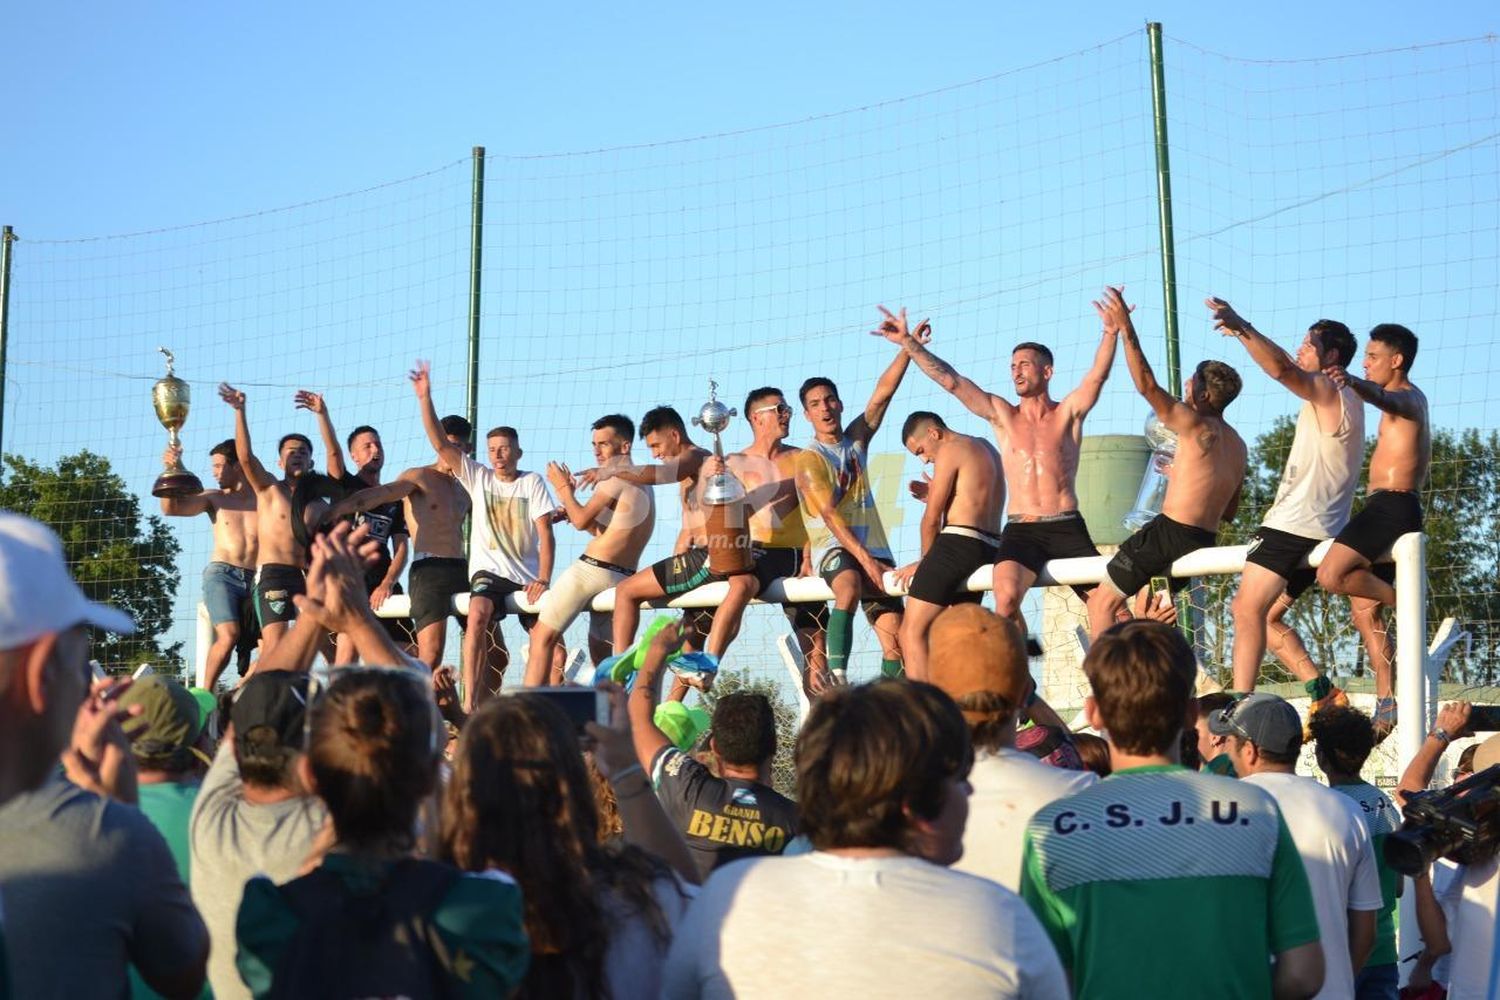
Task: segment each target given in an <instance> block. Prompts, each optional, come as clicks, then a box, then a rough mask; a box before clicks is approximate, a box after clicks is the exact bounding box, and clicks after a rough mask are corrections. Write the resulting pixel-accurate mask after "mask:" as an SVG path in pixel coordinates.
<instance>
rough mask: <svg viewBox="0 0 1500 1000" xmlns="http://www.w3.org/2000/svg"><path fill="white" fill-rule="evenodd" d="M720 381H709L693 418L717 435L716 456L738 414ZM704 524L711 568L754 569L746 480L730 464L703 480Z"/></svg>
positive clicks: (721, 453) (721, 571)
mask: <svg viewBox="0 0 1500 1000" xmlns="http://www.w3.org/2000/svg"><path fill="white" fill-rule="evenodd" d="M718 393H719V383H717V382H714V381H712V380H710V381H709V383H708V402H706V403H704V404H703V408H702V409H701V410H699V411H698V415H697V416H696V417H694V418H693V423H694V424H695V425H696V426H698V427H702V428H703V429H704V430H706V431H708V433H710V434H712V435H713V437H714V456H715V457H717V458H718V459H719V460H720V461H721V462H722V461H723V459H724V444H723V442H721V441H720V440H719V434H720V433H722V432H723V430H724V428H726V427H728V426H729V418H730V417H732V416H734V415H735V411H734V409H733V408H731V407H728V406H725V405H724V404H723V403H721V402H719V397H718ZM702 496H703V507H704V511H703V514H704V518H703V527H704V533H705V541H706V543H707V548H708V568H709V569H710V570H712V571H713V572H715V573H719V574H721V575H724V576H732V575H733V574H735V573H745V572H748V571H749V569H750V524H749V519H748V518H747V517H746V514H745V509H744V501H745V484H744V483H742V482H740V481H739V480H738V479H736V478H735V477H734V476H733V474H731V473H730V471H729V469H728V468H727V467H726V468H725V470H724V471H723V472H719V473H715V474H714V475H711V476H709V477H708V478H707V479H706V480H705V481H704V483H703V494H702Z"/></svg>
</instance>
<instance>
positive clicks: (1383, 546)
mask: <svg viewBox="0 0 1500 1000" xmlns="http://www.w3.org/2000/svg"><path fill="white" fill-rule="evenodd" d="M1421 530H1422V500H1421V498H1420V497H1419V496H1418V495H1417V494H1416V493H1413V492H1411V491H1410V490H1375V491H1374V492H1372V493H1371V494H1370V495H1369V496H1367V497H1366V498H1365V506H1364V509H1363V510H1361V511H1360V512H1359V513H1358V514H1355V515H1354V516H1353V517H1352V518H1350V519H1349V523H1348V524H1346V525H1344V530H1343V531H1340V532H1339V533H1338V535H1337V536H1336V537H1335V538H1334V539H1333V540H1334V541H1335V542H1338V543H1339V544H1340V545H1347V546H1349V548H1351V549H1353V550H1354V551H1355V552H1358V553H1359V554H1360V555H1362V556H1364V557H1365V558H1366V559H1368V560H1370V562H1372V563H1373V562H1374V561H1375V560H1376V559H1379V558H1380V557H1381V556H1383V555H1385V554H1386V553H1387V552H1388V551H1390V548H1391V544H1392V543H1393V542H1395V540H1396V539H1398V538H1400V537H1401V536H1402V535H1404V534H1406V533H1407V532H1408V531H1421Z"/></svg>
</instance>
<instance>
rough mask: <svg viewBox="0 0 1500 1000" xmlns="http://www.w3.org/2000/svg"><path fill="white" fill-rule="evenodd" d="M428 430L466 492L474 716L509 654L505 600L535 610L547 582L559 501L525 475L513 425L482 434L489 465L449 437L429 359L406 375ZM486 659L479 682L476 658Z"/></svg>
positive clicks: (466, 661) (494, 689)
mask: <svg viewBox="0 0 1500 1000" xmlns="http://www.w3.org/2000/svg"><path fill="white" fill-rule="evenodd" d="M410 377H411V382H412V388H413V389H414V390H415V391H416V394H417V400H418V405H419V407H420V408H421V413H422V426H423V428H424V429H425V430H426V431H427V440H428V441H429V442H431V444H432V447H433V450H434V451H436V452H437V455H438V458H439V459H440V460H442V462H443V464H444V465H446V466H447V467H448V468H449V469H452V470H454V478H455V479H457V480H458V482H459V484H460V485H461V486H463V488H464V489H465V490H466V491H467V492H468V494H469V500H470V502H471V508H470V509H471V511H472V514H473V517H472V520H471V522H470V524H471V528H470V534H469V621H468V626H467V628H466V629H465V631H464V650H463V703H464V704H463V707H464V711H466V712H472V711H473V710H474V709H476V708H477V707H479V704H480V702H481V701H482V700H486V699H488V698H490V697H493V696H494V695H495V694H496V693H498V692H499V690H500V682H501V681H502V680H503V678H504V676H505V668H506V667H507V666H508V665H509V663H510V656H509V654H508V653H507V652H506V650H505V642H504V639H503V638H502V637H501V635H500V631H499V628H498V624H499V621H500V619H503V618H504V617H505V610H506V604H505V599H506V597H508V596H510V595H511V594H515V593H521V592H524V594H525V598H526V601H527V603H529V604H532V605H535V604H536V602H537V601H538V600H540V599H541V596H542V594H543V592H545V591H546V589H547V588H548V587H549V586H550V585H551V583H552V561H553V555H554V542H553V537H552V522H553V520H554V518H553V513H554V512H555V511H556V510H557V504H555V503H554V502H553V500H552V494H551V493H549V492H547V484H546V483H544V482H543V481H542V477H541V476H539V475H537V474H536V473H535V472H522V471H520V469H519V468H518V464H519V463H520V461H521V455H522V454H523V452H522V451H521V440H520V435H519V434H518V433H517V432H516V429H515V428H514V427H496V428H494V429H492V430H491V431H490V432H489V434H487V435H486V436H485V438H486V441H485V443H486V445H487V447H488V451H489V459H490V466H491V467H489V468H486V467H485V466H483V465H480V464H479V463H478V462H476V461H474V460H473V459H472V458H470V457H469V456H468V455H467V454H465V453H464V452H463V450H462V449H461V448H459V447H458V446H457V445H455V444H454V443H453V442H452V441H450V440H448V435H447V434H446V433H445V432H444V431H443V425H442V423H441V421H439V420H438V415H437V410H436V409H434V408H433V403H432V371H431V368H430V367H429V366H428V364H427V362H425V361H419V362H417V367H416V368H415V369H413V370H412V372H411V376H410ZM519 617H520V621H521V626H522V627H523V628H525V629H526V630H527V631H528V632H529V631H531V628H532V626H533V625H535V624H536V621H537V616H536V615H535V614H527V613H522V614H521V615H520V616H519ZM492 624H494V625H496V626H497V627H496V629H495V633H494V640H495V648H496V649H497V654H498V655H497V656H496V658H495V659H494V660H488V657H487V656H486V652H487V650H486V641H487V638H488V637H489V635H490V626H491V625H492ZM482 658H483V659H486V660H487V661H488V662H487V663H486V669H485V671H484V672H483V673H484V676H483V677H481V670H480V666H479V664H480V660H481V659H482Z"/></svg>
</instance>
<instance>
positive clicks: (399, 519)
mask: <svg viewBox="0 0 1500 1000" xmlns="http://www.w3.org/2000/svg"><path fill="white" fill-rule="evenodd" d="M339 486H340V487H342V488H343V490H344V495H345V496H349V495H351V494H354V493H358V492H359V491H360V490H367V489H369V488H370V484H369V483H367V482H365V481H364V480H363V479H361V478H359V476H358V475H356V474H355V473H353V472H346V473H344V478H342V479H340V480H339ZM361 524H368V525H369V526H370V537H371V538H373V539H375V540H376V541H378V542H379V543H380V561H379V562H377V563H376V564H375V565H374V566H371V567H370V568H369V569H368V570H366V571H365V585H366V586H367V587H370V588H372V589H373V588H374V587H375V586H377V585H378V584H379V583H380V581H381V580H384V579H385V574H386V571H387V570H389V569H390V568H391V539H392V538H393V537H395V536H396V535H407V534H410V532H409V531H407V529H406V508H405V506H404V504H403V503H402V502H401V501H400V500H392V501H391V502H390V503H383V504H381V505H380V506H379V507H372V508H370V509H369V510H366V511H361V512H360V513H358V514H355V515H354V525H355V527H358V526H359V525H361Z"/></svg>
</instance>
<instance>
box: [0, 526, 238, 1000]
mask: <svg viewBox="0 0 1500 1000" xmlns="http://www.w3.org/2000/svg"><path fill="white" fill-rule="evenodd" d="M91 626H92V627H94V628H101V629H106V630H108V631H111V632H116V633H120V634H129V633H131V632H133V631H135V626H134V624H133V623H132V622H131V620H130V617H129V616H128V615H126V614H124V613H123V612H121V611H118V610H116V609H114V608H109V607H106V606H104V605H102V604H95V603H93V602H92V601H90V600H88V599H87V598H86V597H85V596H84V594H83V592H82V591H81V590H80V589H79V588H78V585H77V584H76V583H74V582H73V580H72V578H71V577H70V576H69V575H68V570H67V566H66V564H65V562H64V559H63V552H62V544H61V543H60V542H59V541H58V538H57V536H56V535H55V534H53V532H52V531H51V530H50V529H48V528H47V527H46V526H44V525H42V524H40V523H38V522H36V521H33V520H32V519H30V518H27V517H21V516H20V515H17V514H11V513H5V512H0V845H3V847H0V897H3V902H4V941H3V942H0V956H4V955H7V954H8V955H9V958H10V960H11V962H12V967H11V969H10V976H9V979H10V987H11V988H13V989H14V995H15V996H22V997H31V996H68V997H91V996H119V995H121V994H122V993H123V992H124V989H125V968H126V964H127V962H128V963H130V964H133V965H134V966H135V967H136V968H137V969H139V970H140V972H141V975H142V977H143V978H144V979H145V981H146V982H147V983H148V984H150V985H151V986H152V987H153V988H155V989H157V990H158V991H160V992H162V993H164V994H167V995H170V996H187V995H191V994H193V993H194V992H196V991H197V990H198V988H199V986H201V985H202V983H203V963H204V960H205V958H206V957H207V954H208V938H207V935H206V934H205V932H204V928H203V922H202V920H200V919H199V917H198V914H197V912H196V911H195V910H194V909H193V906H192V903H191V901H190V900H189V898H188V894H187V889H186V887H184V886H183V884H182V880H181V879H180V878H179V877H178V875H177V872H176V869H175V866H174V865H173V863H172V856H171V853H170V852H169V851H168V849H167V845H166V843H165V842H164V841H163V840H162V837H161V834H159V833H157V832H156V830H155V829H154V828H153V827H152V826H151V823H150V821H149V820H148V819H146V817H144V816H143V815H141V813H140V812H138V811H137V810H135V809H131V808H128V807H127V806H124V805H121V804H120V803H119V802H117V801H112V800H111V798H109V797H108V796H110V795H115V796H117V797H121V798H128V799H130V800H133V799H134V797H135V770H134V764H133V762H132V761H131V759H130V753H129V751H128V749H126V742H125V738H124V736H123V734H122V733H121V732H120V728H119V721H120V719H121V718H123V717H125V716H126V715H127V714H128V713H127V712H125V711H122V710H121V709H120V708H119V706H118V705H117V704H115V703H114V698H115V696H116V695H117V694H118V693H119V692H120V691H121V690H122V689H123V687H124V686H125V684H128V682H124V683H121V684H114V685H110V686H106V685H99V686H97V687H95V689H94V690H92V691H91V690H90V685H89V662H88V661H89V634H88V629H89V627H91ZM70 740H71V745H70ZM64 748H66V750H65V749H64ZM60 752H61V753H62V754H63V763H64V766H65V769H66V774H67V777H66V778H64V777H63V776H62V775H59V774H57V773H56V766H57V763H58V754H59V753H60ZM5 992H6V983H5V980H4V970H3V968H0V994H3V993H5Z"/></svg>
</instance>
